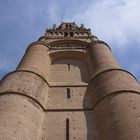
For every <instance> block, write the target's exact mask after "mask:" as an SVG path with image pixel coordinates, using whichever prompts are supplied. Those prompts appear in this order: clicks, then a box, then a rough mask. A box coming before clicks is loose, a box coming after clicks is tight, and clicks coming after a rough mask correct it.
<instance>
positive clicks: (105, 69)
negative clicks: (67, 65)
mask: <svg viewBox="0 0 140 140" xmlns="http://www.w3.org/2000/svg"><path fill="white" fill-rule="evenodd" d="M90 47H91V48H90V49H89V53H90V54H91V53H92V54H91V59H92V60H94V61H93V66H94V67H95V66H96V68H95V69H94V73H93V77H92V78H93V79H92V81H91V82H90V83H89V86H88V89H87V90H88V93H90V94H92V95H93V102H94V104H95V106H94V110H95V120H96V125H97V131H98V133H99V139H100V140H138V139H140V133H139V132H140V127H139V126H140V118H139V116H140V113H139V112H140V110H139V106H140V86H139V84H138V83H137V81H136V79H135V78H134V77H133V76H132V75H131V74H130V73H128V72H127V71H124V70H121V69H119V67H118V65H117V63H116V62H115V59H114V58H113V57H112V55H111V52H110V50H109V49H108V47H105V44H104V45H102V44H101V43H99V44H98V45H97V44H96V45H91V46H90Z"/></svg>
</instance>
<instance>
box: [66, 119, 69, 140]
mask: <svg viewBox="0 0 140 140" xmlns="http://www.w3.org/2000/svg"><path fill="white" fill-rule="evenodd" d="M66 140H69V119H68V118H67V119H66Z"/></svg>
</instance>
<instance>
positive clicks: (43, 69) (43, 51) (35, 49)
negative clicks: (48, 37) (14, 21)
mask: <svg viewBox="0 0 140 140" xmlns="http://www.w3.org/2000/svg"><path fill="white" fill-rule="evenodd" d="M49 67H50V59H49V54H48V48H47V47H46V46H44V45H41V44H34V45H31V46H29V48H28V49H27V51H26V53H25V55H24V57H23V58H22V60H21V62H20V64H19V65H18V67H17V70H29V71H32V72H35V73H37V74H39V75H40V76H42V77H43V78H45V79H46V80H47V77H48V76H49V73H50V68H49Z"/></svg>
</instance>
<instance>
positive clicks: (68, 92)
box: [67, 88, 70, 99]
mask: <svg viewBox="0 0 140 140" xmlns="http://www.w3.org/2000/svg"><path fill="white" fill-rule="evenodd" d="M67 99H70V88H67Z"/></svg>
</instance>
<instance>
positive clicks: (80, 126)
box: [40, 111, 98, 140]
mask: <svg viewBox="0 0 140 140" xmlns="http://www.w3.org/2000/svg"><path fill="white" fill-rule="evenodd" d="M67 118H68V119H69V126H70V129H69V138H70V139H72V140H86V139H88V140H93V139H95V140H98V135H97V132H96V128H95V123H94V121H95V120H94V113H93V112H92V111H90V112H48V113H45V114H44V122H43V126H42V131H41V137H40V140H52V139H53V140H55V139H57V140H66V119H67ZM91 122H93V123H91Z"/></svg>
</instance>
